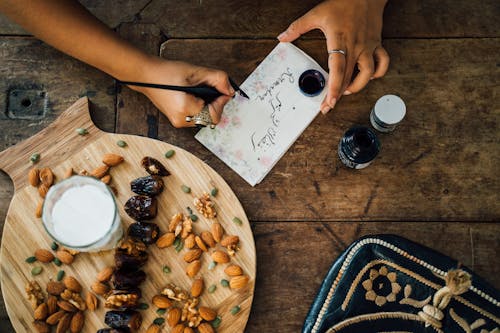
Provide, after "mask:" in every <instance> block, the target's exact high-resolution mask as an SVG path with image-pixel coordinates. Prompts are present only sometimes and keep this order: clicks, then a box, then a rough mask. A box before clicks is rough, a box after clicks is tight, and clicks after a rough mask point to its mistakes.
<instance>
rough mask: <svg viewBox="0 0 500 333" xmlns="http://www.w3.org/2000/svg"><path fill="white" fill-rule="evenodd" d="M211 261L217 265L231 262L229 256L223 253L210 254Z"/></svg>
mask: <svg viewBox="0 0 500 333" xmlns="http://www.w3.org/2000/svg"><path fill="white" fill-rule="evenodd" d="M212 259H213V260H214V261H215V262H216V263H219V264H226V263H228V262H229V261H230V260H231V259H230V258H229V255H228V254H227V253H226V252H223V251H214V253H212Z"/></svg>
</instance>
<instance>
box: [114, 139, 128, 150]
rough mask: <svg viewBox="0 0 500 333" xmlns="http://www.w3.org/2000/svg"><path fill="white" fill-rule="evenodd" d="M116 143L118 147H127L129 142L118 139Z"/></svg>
mask: <svg viewBox="0 0 500 333" xmlns="http://www.w3.org/2000/svg"><path fill="white" fill-rule="evenodd" d="M116 144H117V145H118V147H122V148H125V147H127V143H126V142H125V141H123V140H118V141H117V142H116Z"/></svg>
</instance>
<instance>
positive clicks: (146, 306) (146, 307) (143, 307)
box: [137, 303, 149, 310]
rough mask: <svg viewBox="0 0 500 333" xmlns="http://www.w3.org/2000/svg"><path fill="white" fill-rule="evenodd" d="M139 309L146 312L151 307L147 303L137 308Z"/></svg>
mask: <svg viewBox="0 0 500 333" xmlns="http://www.w3.org/2000/svg"><path fill="white" fill-rule="evenodd" d="M137 308H138V309H139V310H146V309H149V305H148V304H146V303H141V304H139V305H138V306H137Z"/></svg>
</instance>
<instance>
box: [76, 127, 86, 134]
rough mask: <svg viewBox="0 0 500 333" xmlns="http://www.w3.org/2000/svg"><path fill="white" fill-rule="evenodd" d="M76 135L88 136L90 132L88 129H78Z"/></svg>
mask: <svg viewBox="0 0 500 333" xmlns="http://www.w3.org/2000/svg"><path fill="white" fill-rule="evenodd" d="M76 133H78V135H87V134H89V131H87V129H86V128H81V127H80V128H77V129H76Z"/></svg>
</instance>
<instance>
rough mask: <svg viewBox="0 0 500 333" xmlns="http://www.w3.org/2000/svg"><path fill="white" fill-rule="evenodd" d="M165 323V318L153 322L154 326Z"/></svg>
mask: <svg viewBox="0 0 500 333" xmlns="http://www.w3.org/2000/svg"><path fill="white" fill-rule="evenodd" d="M164 322H165V318H156V319H155V320H153V324H155V325H159V326H161V325H163V323H164Z"/></svg>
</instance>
